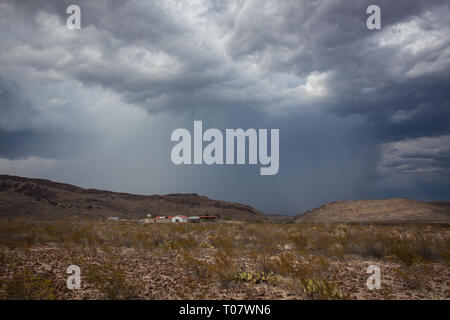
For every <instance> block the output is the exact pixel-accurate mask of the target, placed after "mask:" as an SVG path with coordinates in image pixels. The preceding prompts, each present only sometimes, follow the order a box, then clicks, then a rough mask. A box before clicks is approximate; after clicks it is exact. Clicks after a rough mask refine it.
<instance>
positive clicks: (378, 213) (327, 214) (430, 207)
mask: <svg viewBox="0 0 450 320" xmlns="http://www.w3.org/2000/svg"><path fill="white" fill-rule="evenodd" d="M448 204H449V203H448V202H442V201H441V202H435V203H433V202H430V203H428V202H420V201H415V200H409V199H385V200H359V201H338V202H331V203H328V204H326V205H324V206H321V207H319V208H316V209H313V210H311V211H307V212H305V213H303V214H300V215H299V216H298V217H297V219H296V222H312V223H326V222H331V223H334V222H341V223H383V224H384V223H387V224H389V223H392V224H395V223H445V224H447V223H450V206H449V205H448Z"/></svg>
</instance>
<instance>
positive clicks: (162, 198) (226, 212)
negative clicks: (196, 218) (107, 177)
mask: <svg viewBox="0 0 450 320" xmlns="http://www.w3.org/2000/svg"><path fill="white" fill-rule="evenodd" d="M147 214H152V215H175V214H184V215H188V216H189V215H218V216H220V217H221V218H230V219H233V220H249V221H262V220H266V218H265V217H264V215H263V214H262V212H260V211H258V210H256V209H254V208H252V207H250V206H248V205H243V204H240V203H234V202H225V201H217V200H212V199H209V198H207V197H204V196H200V195H197V194H168V195H149V196H145V195H136V194H129V193H118V192H111V191H105V190H96V189H83V188H80V187H77V186H73V185H70V184H64V183H57V182H52V181H49V180H43V179H30V178H22V177H16V176H8V175H0V217H17V216H30V217H52V216H82V217H91V218H98V217H105V216H119V217H121V218H129V219H136V218H144V217H145V216H146V215H147Z"/></svg>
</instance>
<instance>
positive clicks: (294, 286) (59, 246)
mask: <svg viewBox="0 0 450 320" xmlns="http://www.w3.org/2000/svg"><path fill="white" fill-rule="evenodd" d="M449 262H450V227H448V226H443V225H425V224H423V225H389V226H382V225H378V226H373V225H372V226H371V225H352V224H339V223H335V224H312V223H298V222H297V223H294V222H292V221H290V222H289V221H288V222H286V221H283V222H245V221H223V220H222V221H219V222H205V223H199V224H194V223H179V224H157V223H154V224H143V223H139V222H138V221H107V220H105V219H85V218H59V219H44V218H41V219H32V218H23V217H22V218H2V219H0V298H1V299H449V297H450V269H449ZM69 265H77V266H79V267H80V269H81V288H80V289H72V290H69V289H68V288H67V285H66V281H67V278H68V277H69V274H67V267H68V266H69ZM370 265H377V266H379V268H380V271H381V288H380V289H374V290H369V289H368V288H367V286H366V281H367V279H368V278H369V276H370V274H368V273H366V271H367V267H368V266H370Z"/></svg>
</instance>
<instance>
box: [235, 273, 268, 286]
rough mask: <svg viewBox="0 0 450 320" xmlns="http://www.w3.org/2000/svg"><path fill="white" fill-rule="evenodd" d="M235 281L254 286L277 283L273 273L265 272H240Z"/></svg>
mask: <svg viewBox="0 0 450 320" xmlns="http://www.w3.org/2000/svg"><path fill="white" fill-rule="evenodd" d="M234 279H235V280H238V281H244V282H251V283H253V284H258V283H268V284H272V283H273V282H274V281H275V277H274V276H273V273H272V272H270V273H264V272H262V271H261V272H248V271H244V270H239V271H238V272H237V273H236V274H235V275H234Z"/></svg>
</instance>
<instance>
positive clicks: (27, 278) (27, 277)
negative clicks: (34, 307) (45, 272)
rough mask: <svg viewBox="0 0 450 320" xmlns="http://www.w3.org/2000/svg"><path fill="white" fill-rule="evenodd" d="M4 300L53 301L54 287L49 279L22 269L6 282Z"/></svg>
mask: <svg viewBox="0 0 450 320" xmlns="http://www.w3.org/2000/svg"><path fill="white" fill-rule="evenodd" d="M4 298H5V299H9V300H54V299H55V286H54V283H53V281H52V280H51V279H47V278H46V277H44V276H42V275H38V274H34V273H32V272H31V271H30V270H28V269H23V270H21V271H19V272H16V273H15V274H14V276H13V277H12V278H11V279H9V280H8V281H7V282H6V293H5V296H4Z"/></svg>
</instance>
